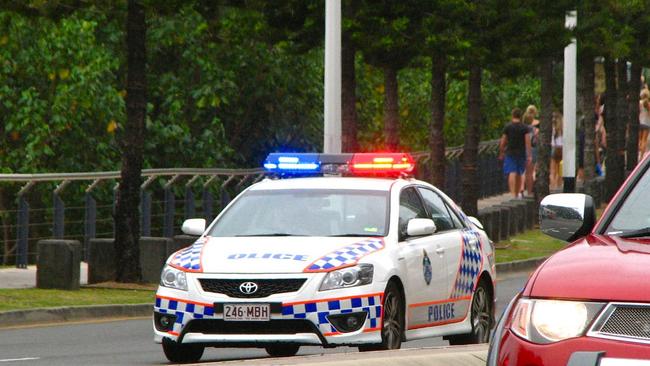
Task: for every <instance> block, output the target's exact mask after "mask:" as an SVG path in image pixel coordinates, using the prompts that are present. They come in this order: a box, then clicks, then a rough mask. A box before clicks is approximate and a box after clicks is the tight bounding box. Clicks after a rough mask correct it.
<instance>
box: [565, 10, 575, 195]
mask: <svg viewBox="0 0 650 366" xmlns="http://www.w3.org/2000/svg"><path fill="white" fill-rule="evenodd" d="M577 24H578V15H577V12H576V11H575V10H573V11H570V12H568V13H567V15H566V18H565V27H566V28H568V29H574V28H575V27H576V25H577ZM576 59H577V44H576V39H575V38H572V39H571V43H570V44H569V45H568V46H566V47H565V48H564V97H563V106H562V107H563V112H562V114H563V115H564V127H563V136H562V140H563V148H562V177H563V178H564V192H575V185H576V69H577V67H576V64H577V60H576Z"/></svg>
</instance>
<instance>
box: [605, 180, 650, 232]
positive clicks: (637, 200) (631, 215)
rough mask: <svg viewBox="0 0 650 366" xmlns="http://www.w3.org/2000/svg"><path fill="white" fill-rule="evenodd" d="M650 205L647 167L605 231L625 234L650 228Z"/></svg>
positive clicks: (649, 181)
mask: <svg viewBox="0 0 650 366" xmlns="http://www.w3.org/2000/svg"><path fill="white" fill-rule="evenodd" d="M649 207H650V169H647V170H646V171H645V172H644V174H643V176H642V177H641V179H640V180H639V181H638V182H637V184H636V185H635V186H634V188H633V189H632V191H631V192H630V194H629V195H628V196H627V197H626V198H625V202H623V204H622V205H621V206H620V208H619V209H618V211H616V213H615V214H614V216H613V218H612V220H611V221H610V223H609V226H608V227H607V229H606V230H605V232H606V233H608V234H610V235H618V234H622V235H625V234H626V233H629V232H631V231H637V230H646V229H648V228H650V210H649V209H648V208H649Z"/></svg>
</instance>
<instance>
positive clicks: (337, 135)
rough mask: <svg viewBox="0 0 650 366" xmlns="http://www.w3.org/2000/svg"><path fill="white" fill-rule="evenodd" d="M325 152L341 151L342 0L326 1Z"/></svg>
mask: <svg viewBox="0 0 650 366" xmlns="http://www.w3.org/2000/svg"><path fill="white" fill-rule="evenodd" d="M324 117H325V121H324V129H323V130H324V143H323V152H324V153H332V154H335V153H340V152H341V0H326V1H325V97H324Z"/></svg>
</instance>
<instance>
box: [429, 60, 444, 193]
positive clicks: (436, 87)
mask: <svg viewBox="0 0 650 366" xmlns="http://www.w3.org/2000/svg"><path fill="white" fill-rule="evenodd" d="M446 72H447V58H446V56H445V55H435V56H433V57H432V58H431V125H430V126H429V129H430V131H431V135H430V136H429V150H431V174H432V178H433V179H432V182H431V183H432V184H433V185H434V186H436V187H438V188H440V189H444V188H445V168H446V165H447V160H446V159H445V135H444V132H443V129H444V126H445V100H446V96H447V83H446V80H445V75H446Z"/></svg>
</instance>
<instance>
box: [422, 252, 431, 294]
mask: <svg viewBox="0 0 650 366" xmlns="http://www.w3.org/2000/svg"><path fill="white" fill-rule="evenodd" d="M422 253H423V254H424V257H422V272H423V274H424V281H425V282H426V283H427V286H428V285H429V284H430V283H431V277H432V276H433V273H432V272H431V260H430V259H429V256H428V255H427V251H426V250H422Z"/></svg>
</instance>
